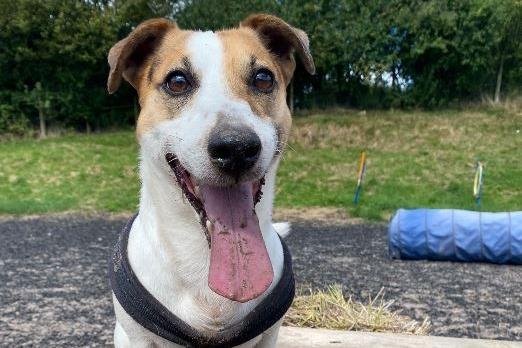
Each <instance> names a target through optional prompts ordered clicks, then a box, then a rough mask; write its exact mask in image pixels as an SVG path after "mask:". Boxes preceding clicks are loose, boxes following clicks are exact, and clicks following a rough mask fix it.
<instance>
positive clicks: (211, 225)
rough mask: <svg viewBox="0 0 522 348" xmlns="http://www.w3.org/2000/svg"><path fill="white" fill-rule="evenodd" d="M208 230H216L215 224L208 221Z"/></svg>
mask: <svg viewBox="0 0 522 348" xmlns="http://www.w3.org/2000/svg"><path fill="white" fill-rule="evenodd" d="M206 225H207V230H208V231H209V232H210V231H212V229H213V228H214V224H213V223H212V222H210V220H207V224H206Z"/></svg>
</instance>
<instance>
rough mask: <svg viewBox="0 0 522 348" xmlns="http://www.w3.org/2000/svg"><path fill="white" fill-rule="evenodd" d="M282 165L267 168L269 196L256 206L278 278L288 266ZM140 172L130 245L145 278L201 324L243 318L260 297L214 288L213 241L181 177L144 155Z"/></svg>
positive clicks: (194, 322)
mask: <svg viewBox="0 0 522 348" xmlns="http://www.w3.org/2000/svg"><path fill="white" fill-rule="evenodd" d="M276 167H277V163H274V165H273V166H272V169H271V170H270V171H269V173H267V175H266V177H265V185H264V187H263V196H262V198H261V201H260V202H259V203H258V204H257V205H256V208H255V209H256V213H257V215H258V218H259V223H260V227H261V231H262V234H263V238H264V240H265V243H266V245H267V249H268V251H269V254H270V259H271V261H272V265H273V268H274V283H275V282H276V281H278V280H279V278H280V275H281V268H282V258H281V257H279V255H280V254H281V255H282V251H281V247H280V243H279V239H278V237H277V235H276V233H275V231H274V230H273V228H272V218H271V215H272V203H273V196H274V184H275V171H276V170H275V169H276ZM140 175H141V180H142V187H141V196H140V208H139V215H138V217H137V219H136V221H135V223H134V225H133V227H132V232H131V235H130V237H129V247H128V255H129V262H130V264H131V266H132V268H133V270H134V272H135V273H136V275H137V276H138V278H139V280H140V281H141V282H142V283H143V285H144V286H145V288H147V289H148V290H149V292H151V294H152V295H153V296H154V297H156V298H157V299H158V300H159V301H160V302H162V303H163V304H164V305H165V306H166V307H167V308H168V309H169V310H171V311H172V312H173V313H174V314H176V315H177V316H178V317H180V318H181V319H182V320H184V321H186V322H187V323H188V324H190V325H192V326H194V327H196V328H197V327H200V328H203V329H204V328H210V329H212V328H216V327H219V326H220V322H230V321H236V320H239V319H240V318H241V317H242V316H243V315H244V314H246V313H248V311H249V310H250V309H251V308H252V307H253V306H255V304H257V302H258V300H257V299H256V300H253V301H249V302H248V303H245V304H239V303H237V302H233V301H230V300H228V299H226V298H224V297H221V296H219V295H217V294H215V293H214V292H212V291H211V290H210V288H209V287H208V270H209V261H210V250H209V246H208V242H207V239H206V236H205V233H204V231H203V228H202V226H201V224H200V222H199V217H198V216H197V214H196V213H195V210H194V209H193V208H192V206H191V205H190V203H189V202H188V201H187V200H186V199H185V197H184V196H183V193H182V191H181V189H180V188H179V187H178V185H177V183H176V180H175V178H174V177H173V176H172V175H169V172H168V170H165V168H161V167H160V166H159V165H158V164H156V163H154V161H152V160H148V159H147V158H143V157H142V161H141V165H140ZM273 285H274V284H272V286H273ZM269 291H270V289H269ZM262 297H263V296H261V297H260V298H259V300H260V299H261V298H262Z"/></svg>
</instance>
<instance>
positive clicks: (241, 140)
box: [208, 126, 261, 176]
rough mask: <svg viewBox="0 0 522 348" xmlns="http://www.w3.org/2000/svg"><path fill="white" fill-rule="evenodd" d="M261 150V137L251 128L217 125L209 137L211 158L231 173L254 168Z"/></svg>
mask: <svg viewBox="0 0 522 348" xmlns="http://www.w3.org/2000/svg"><path fill="white" fill-rule="evenodd" d="M260 152H261V139H259V136H258V135H257V134H256V133H255V132H254V131H253V130H252V129H250V128H246V127H245V128H234V127H230V126H229V127H216V128H215V129H214V130H213V131H212V132H211V133H210V137H209V139H208V153H209V155H210V160H211V161H212V163H214V164H215V165H216V166H218V167H219V168H220V169H221V170H223V171H224V172H225V173H227V174H230V175H234V176H239V175H241V174H243V173H244V172H246V171H247V170H248V169H250V168H252V167H253V166H254V164H255V163H256V161H257V159H258V158H259V153H260Z"/></svg>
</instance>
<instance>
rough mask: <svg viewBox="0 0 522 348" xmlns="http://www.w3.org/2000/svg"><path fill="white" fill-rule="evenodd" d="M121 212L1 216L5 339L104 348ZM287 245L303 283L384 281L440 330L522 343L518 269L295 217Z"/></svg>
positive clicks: (367, 286)
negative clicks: (452, 257) (391, 252)
mask: <svg viewBox="0 0 522 348" xmlns="http://www.w3.org/2000/svg"><path fill="white" fill-rule="evenodd" d="M124 222H125V219H124V218H116V219H115V218H101V217H97V218H93V217H90V218H87V217H79V216H62V217H42V218H31V219H21V220H4V221H2V222H0V293H1V296H0V346H2V347H103V346H109V345H111V343H112V326H113V314H112V307H111V302H110V292H109V289H108V284H107V280H106V276H105V272H106V263H107V257H108V254H109V250H110V249H111V247H112V244H113V242H114V240H115V238H116V235H117V232H118V231H119V230H120V228H121V227H122V226H123V224H124ZM293 231H294V232H293V233H292V235H291V236H290V237H289V238H288V244H289V246H290V249H291V250H292V253H293V256H294V268H295V272H296V279H297V282H298V286H300V287H303V288H307V287H309V286H311V287H324V286H325V285H327V284H333V283H339V284H342V285H343V287H344V288H345V289H346V291H348V292H349V293H352V294H354V296H355V297H356V298H358V299H362V300H364V299H366V298H367V297H368V295H375V294H377V293H378V292H379V290H380V289H381V288H384V289H385V292H386V295H385V298H386V299H388V300H395V304H394V308H396V309H398V308H402V311H403V313H404V314H407V315H409V316H411V317H413V318H415V319H419V320H422V319H423V318H425V317H426V316H429V317H430V319H431V321H432V323H433V331H432V334H434V335H445V336H456V337H471V338H479V337H480V338H492V339H509V340H519V341H522V291H521V286H522V267H517V266H497V265H489V264H464V263H450V262H424V261H415V262H412V261H408V262H405V261H396V260H390V259H389V258H388V255H387V242H386V227H385V226H384V225H373V224H370V225H368V224H350V225H327V224H324V223H313V222H296V223H294V226H293Z"/></svg>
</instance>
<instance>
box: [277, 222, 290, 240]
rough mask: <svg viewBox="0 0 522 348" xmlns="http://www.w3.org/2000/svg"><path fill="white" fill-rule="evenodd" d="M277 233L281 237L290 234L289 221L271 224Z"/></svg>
mask: <svg viewBox="0 0 522 348" xmlns="http://www.w3.org/2000/svg"><path fill="white" fill-rule="evenodd" d="M273 226H274V229H275V230H276V232H277V234H278V235H280V236H281V237H282V238H286V237H288V236H289V235H290V232H291V231H290V223H289V222H276V223H274V224H273Z"/></svg>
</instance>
